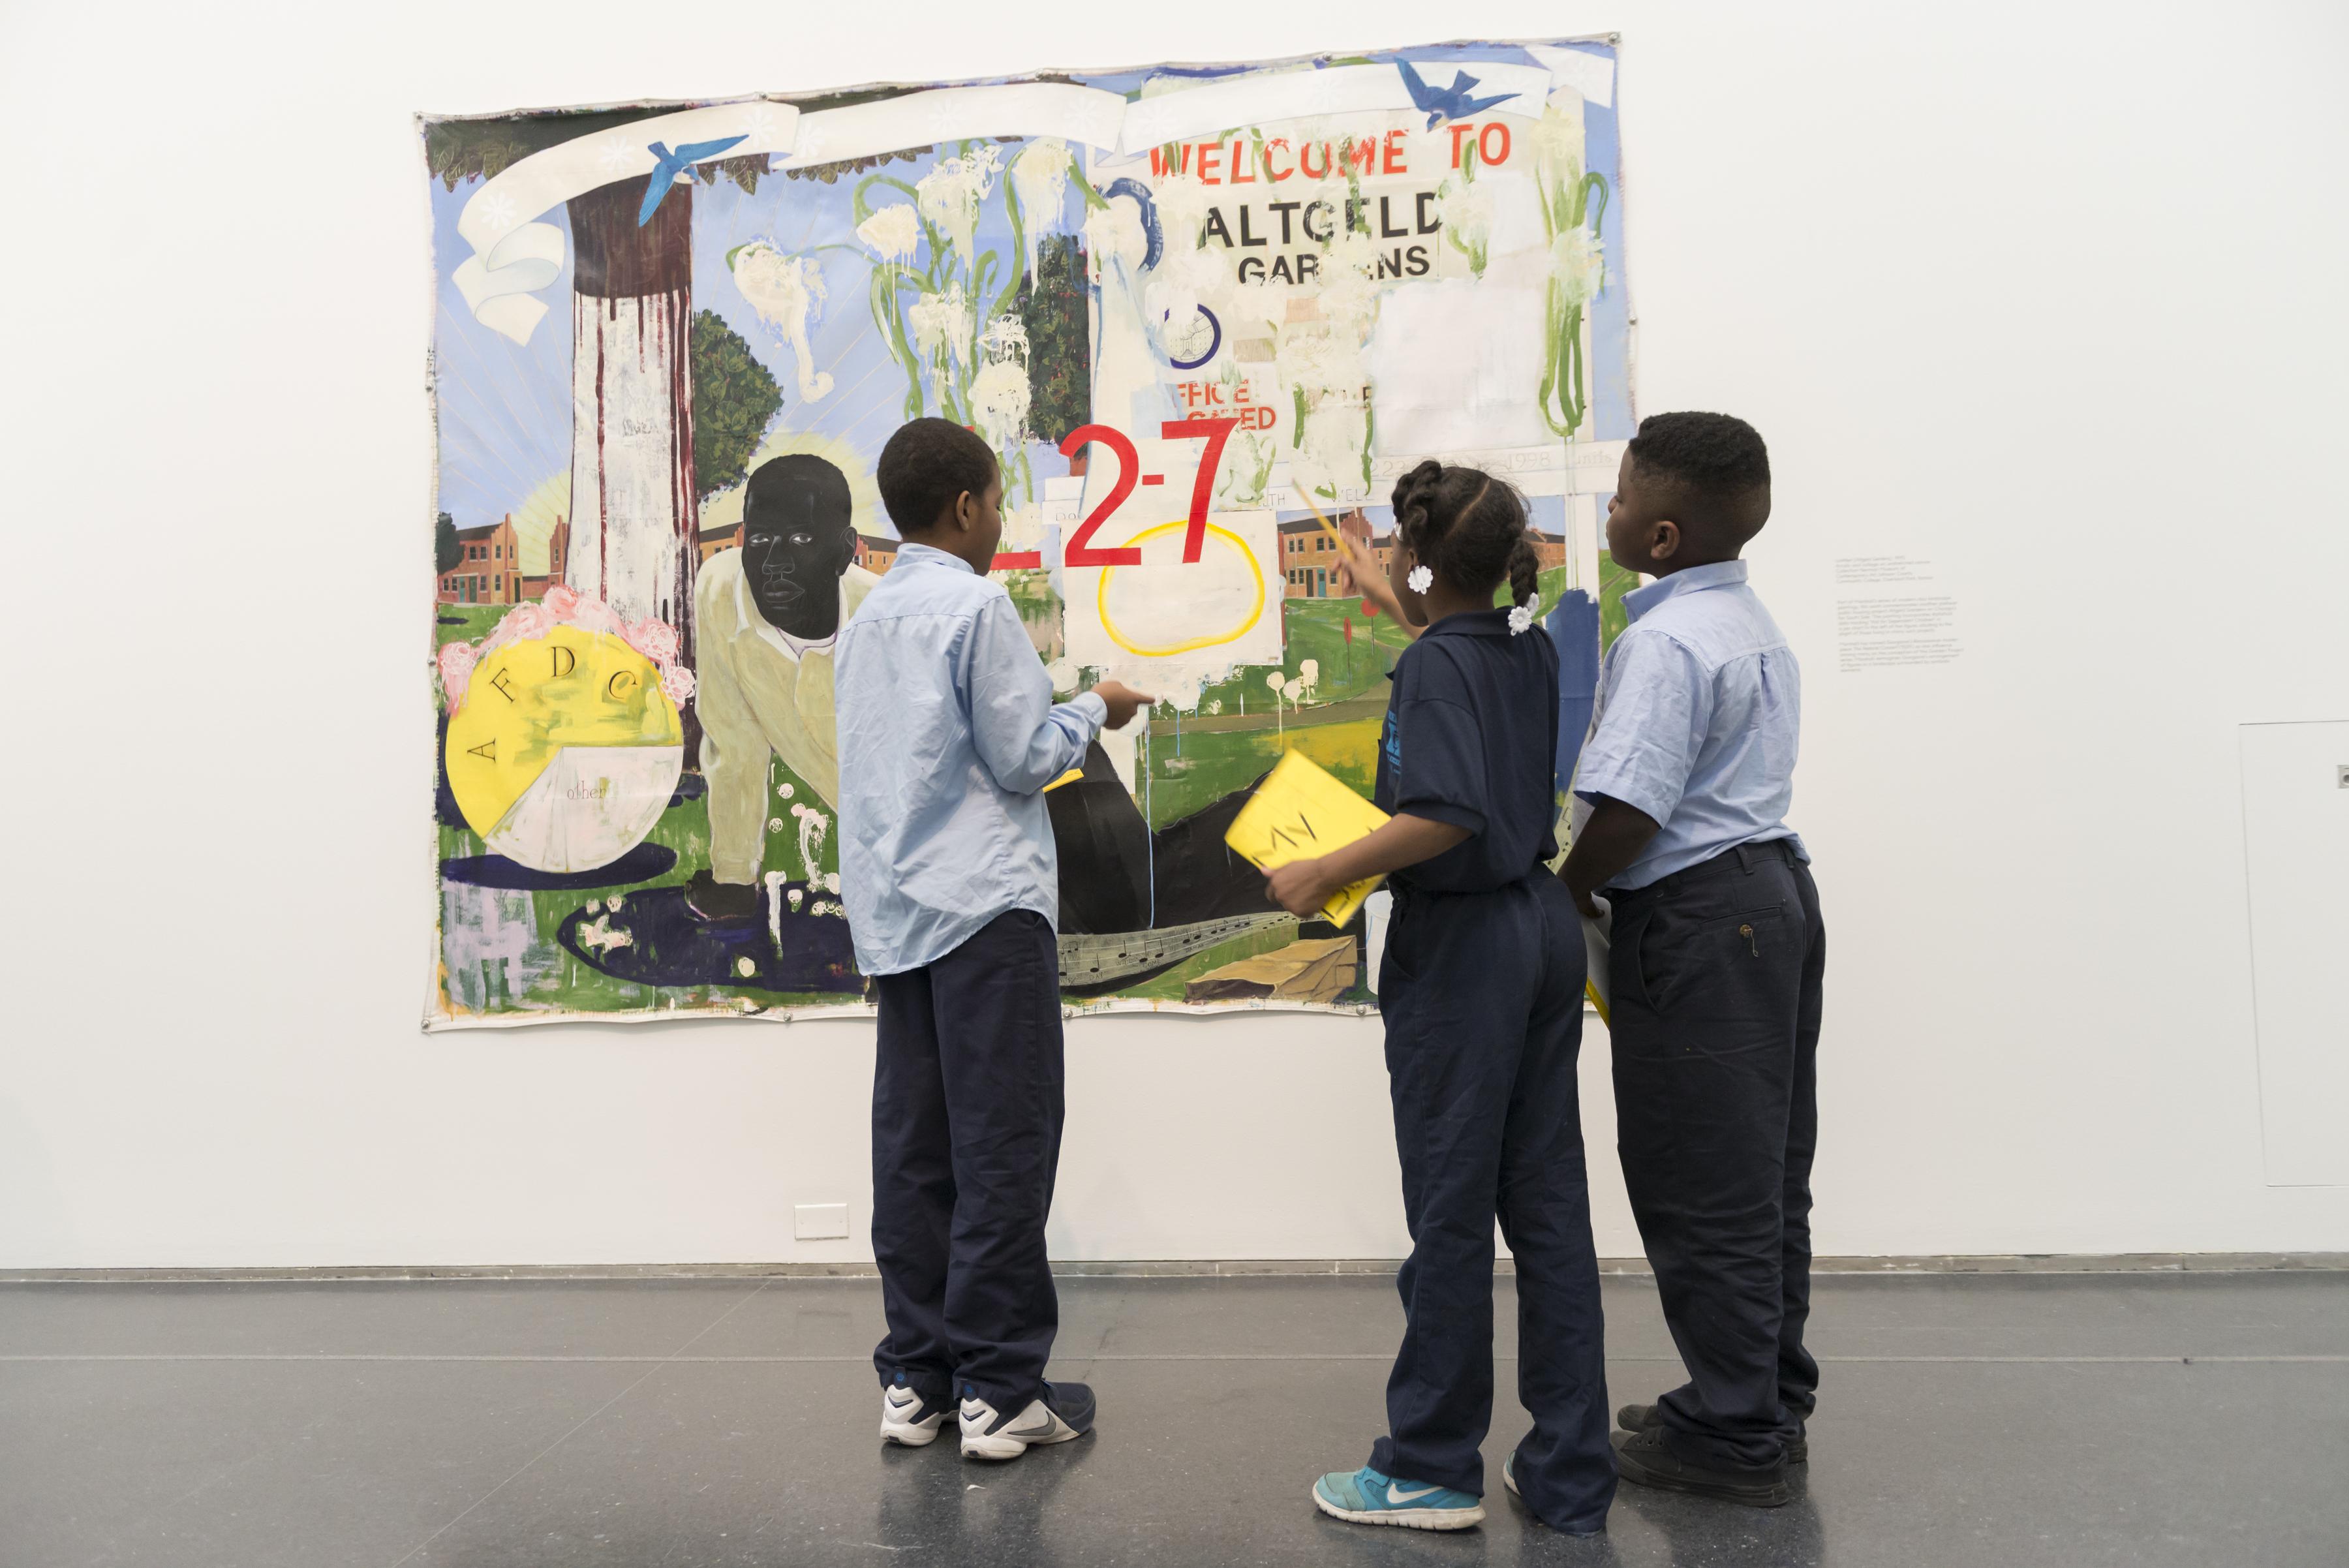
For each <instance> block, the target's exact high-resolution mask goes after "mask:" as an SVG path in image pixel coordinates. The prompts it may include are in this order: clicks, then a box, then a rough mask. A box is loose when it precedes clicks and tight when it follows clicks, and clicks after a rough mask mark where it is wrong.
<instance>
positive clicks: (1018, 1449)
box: [959, 1383, 1093, 1459]
mask: <svg viewBox="0 0 2349 1568" xmlns="http://www.w3.org/2000/svg"><path fill="white" fill-rule="evenodd" d="M959 1414H960V1415H961V1417H962V1457H963V1458H964V1459H1018V1458H1019V1456H1020V1455H1022V1454H1024V1453H1026V1452H1027V1451H1028V1450H1029V1449H1033V1448H1037V1447H1040V1446H1041V1445H1043V1444H1046V1443H1065V1442H1068V1441H1070V1440H1071V1439H1072V1438H1081V1437H1083V1436H1084V1435H1085V1434H1086V1433H1087V1432H1090V1431H1092V1429H1093V1391H1092V1389H1090V1388H1088V1387H1086V1386H1084V1385H1083V1384H1081V1383H1047V1384H1045V1385H1044V1392H1043V1393H1041V1394H1040V1395H1038V1396H1037V1397H1035V1398H1033V1399H1030V1401H1029V1402H1028V1406H1027V1408H1025V1409H1023V1410H1021V1411H1020V1412H1019V1414H1017V1415H1011V1414H1008V1413H1006V1412H1004V1411H1000V1410H998V1409H997V1408H996V1407H994V1406H992V1405H990V1404H988V1402H987V1401H986V1400H984V1399H982V1398H980V1397H978V1394H977V1393H976V1392H975V1391H974V1390H972V1389H971V1388H969V1387H968V1386H966V1387H965V1388H964V1389H963V1397H962V1408H961V1410H960V1412H959Z"/></svg>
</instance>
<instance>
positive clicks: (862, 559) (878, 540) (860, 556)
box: [856, 534, 897, 577]
mask: <svg viewBox="0 0 2349 1568" xmlns="http://www.w3.org/2000/svg"><path fill="white" fill-rule="evenodd" d="M896 563H897V541H896V540H895V539H891V538H888V537H886V536H885V535H880V534H859V535H857V536H856V564H857V565H858V566H862V567H864V569H865V570H866V571H868V572H871V573H872V574H873V575H874V576H876V577H877V576H884V575H885V574H886V573H887V572H888V570H889V568H890V567H891V566H895V565H896Z"/></svg>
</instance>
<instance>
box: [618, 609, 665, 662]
mask: <svg viewBox="0 0 2349 1568" xmlns="http://www.w3.org/2000/svg"><path fill="white" fill-rule="evenodd" d="M620 635H622V636H623V637H625V638H626V639H628V646H629V647H630V648H633V649H636V651H637V652H638V653H641V654H643V655H644V656H645V657H646V658H647V659H651V660H652V661H653V662H654V663H655V664H667V663H668V662H669V660H671V659H675V658H676V657H677V628H675V627H673V626H671V625H669V624H668V622H667V621H665V620H660V619H658V618H655V617H652V616H647V617H646V618H644V619H642V620H632V621H630V622H629V623H628V626H627V629H626V631H624V632H622V633H621V634H620Z"/></svg>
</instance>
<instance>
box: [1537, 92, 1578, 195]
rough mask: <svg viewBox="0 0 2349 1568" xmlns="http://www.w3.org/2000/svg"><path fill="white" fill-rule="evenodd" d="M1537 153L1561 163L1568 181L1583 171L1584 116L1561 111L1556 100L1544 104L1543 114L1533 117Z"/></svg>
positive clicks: (1543, 158)
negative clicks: (1553, 102) (1535, 118)
mask: <svg viewBox="0 0 2349 1568" xmlns="http://www.w3.org/2000/svg"><path fill="white" fill-rule="evenodd" d="M1533 143H1534V156H1535V157H1537V158H1539V159H1542V160H1544V161H1547V162H1552V163H1561V164H1564V165H1565V167H1564V168H1563V169H1562V170H1560V171H1559V172H1560V173H1562V174H1564V175H1565V176H1566V177H1567V182H1568V184H1572V183H1574V182H1576V181H1577V180H1578V179H1579V178H1580V177H1581V174H1582V117H1581V116H1580V115H1579V114H1567V113H1564V112H1562V111H1561V110H1560V109H1558V107H1557V105H1556V104H1547V105H1544V106H1543V109H1542V113H1541V118H1540V119H1537V120H1536V121H1534V129H1533Z"/></svg>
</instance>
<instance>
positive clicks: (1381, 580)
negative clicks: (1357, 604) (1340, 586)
mask: <svg viewBox="0 0 2349 1568" xmlns="http://www.w3.org/2000/svg"><path fill="white" fill-rule="evenodd" d="M1338 558H1339V563H1340V565H1339V567H1338V569H1339V571H1340V573H1341V574H1342V575H1343V576H1344V578H1345V582H1346V585H1347V587H1349V588H1350V590H1351V591H1353V592H1356V593H1359V594H1361V596H1362V597H1364V598H1366V599H1368V600H1370V601H1371V603H1372V604H1374V605H1376V606H1377V607H1378V608H1379V613H1380V614H1381V615H1384V616H1389V617H1392V618H1393V620H1394V623H1395V625H1397V626H1398V627H1401V628H1402V634H1403V636H1405V637H1408V638H1413V639H1416V638H1417V637H1418V636H1419V628H1417V627H1415V626H1413V625H1412V624H1411V618H1410V617H1409V616H1407V615H1405V614H1403V613H1402V601H1400V600H1399V599H1397V598H1396V597H1395V591H1394V587H1393V586H1392V584H1390V583H1389V582H1388V581H1387V575H1386V574H1385V573H1384V572H1382V571H1381V570H1380V569H1379V558H1378V557H1377V556H1374V555H1372V554H1371V552H1370V551H1368V550H1366V549H1364V548H1363V547H1362V546H1361V544H1360V543H1358V542H1357V541H1355V540H1352V539H1347V540H1344V541H1342V542H1341V543H1340V545H1339V546H1338Z"/></svg>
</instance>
